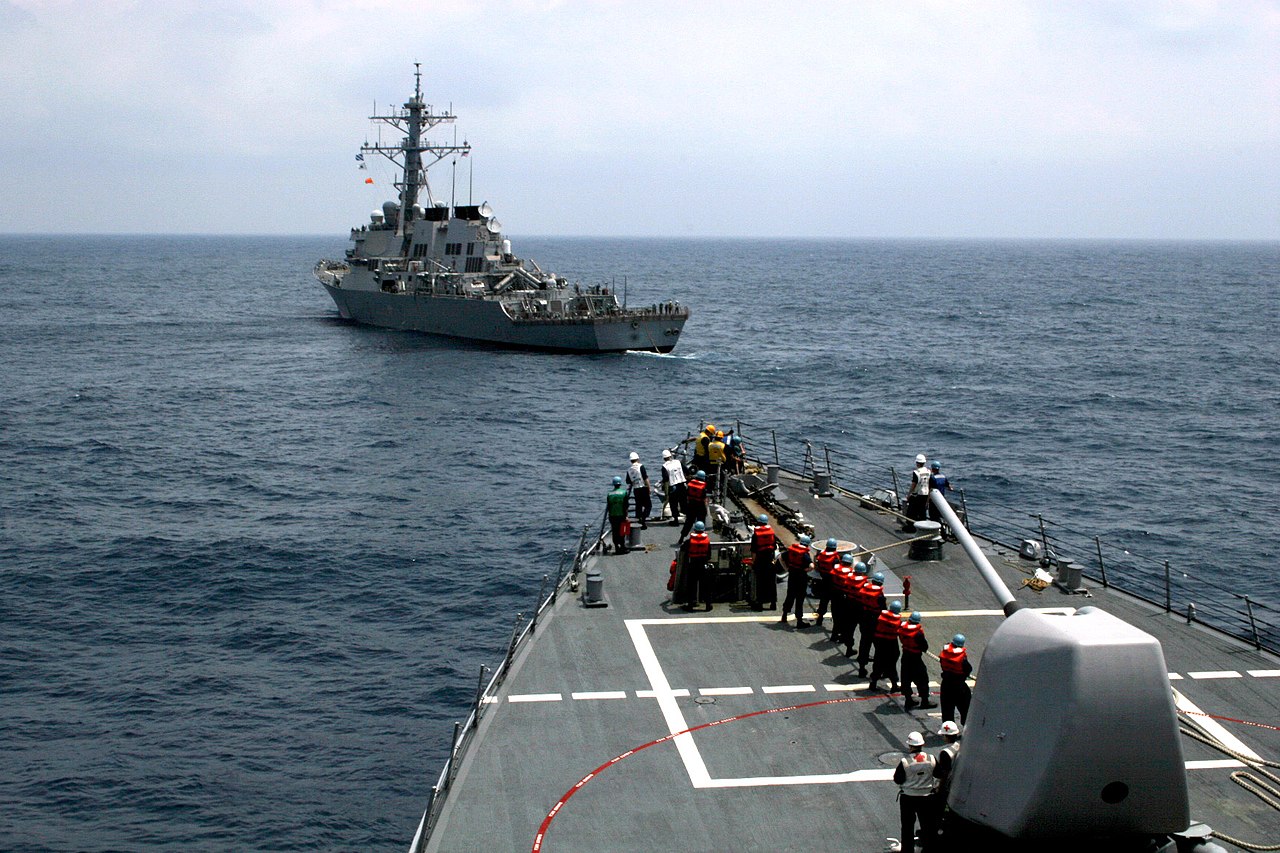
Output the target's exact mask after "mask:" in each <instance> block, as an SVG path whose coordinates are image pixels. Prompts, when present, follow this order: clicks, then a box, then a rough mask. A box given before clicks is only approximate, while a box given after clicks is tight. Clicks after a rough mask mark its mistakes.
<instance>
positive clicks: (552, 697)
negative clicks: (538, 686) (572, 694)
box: [507, 693, 564, 702]
mask: <svg viewBox="0 0 1280 853" xmlns="http://www.w3.org/2000/svg"><path fill="white" fill-rule="evenodd" d="M563 699H564V695H563V694H561V693H521V694H518V695H514V696H508V697H507V701H508V702H560V701H562V700H563Z"/></svg>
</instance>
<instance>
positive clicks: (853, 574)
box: [841, 554, 868, 658]
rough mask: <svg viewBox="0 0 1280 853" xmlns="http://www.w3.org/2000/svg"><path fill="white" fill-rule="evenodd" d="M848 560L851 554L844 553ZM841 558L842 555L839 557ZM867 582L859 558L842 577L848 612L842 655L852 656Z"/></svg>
mask: <svg viewBox="0 0 1280 853" xmlns="http://www.w3.org/2000/svg"><path fill="white" fill-rule="evenodd" d="M844 556H845V557H848V558H849V559H850V560H852V559H853V555H852V554H845V555H844ZM841 559H842V560H843V559H844V557H841ZM867 582H868V578H867V564H866V563H864V562H862V561H861V560H859V561H857V562H856V563H854V564H853V565H852V566H851V567H850V569H849V574H848V575H846V576H845V578H844V589H845V606H846V607H847V608H848V612H847V613H846V614H845V630H844V635H843V639H844V644H845V648H844V656H845V657H847V658H851V657H853V643H854V634H855V633H856V632H857V630H858V626H859V625H861V624H862V599H861V595H862V587H863V585H864V584H866V583H867Z"/></svg>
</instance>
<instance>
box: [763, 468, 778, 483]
mask: <svg viewBox="0 0 1280 853" xmlns="http://www.w3.org/2000/svg"><path fill="white" fill-rule="evenodd" d="M781 470H782V466H781V465H766V466H764V475H765V480H764V481H765V483H766V484H771V485H775V486H776V485H777V484H778V472H779V471H781Z"/></svg>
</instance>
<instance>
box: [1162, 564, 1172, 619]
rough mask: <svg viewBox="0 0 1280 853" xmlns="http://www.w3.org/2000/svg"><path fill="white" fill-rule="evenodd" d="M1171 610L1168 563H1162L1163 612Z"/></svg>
mask: <svg viewBox="0 0 1280 853" xmlns="http://www.w3.org/2000/svg"><path fill="white" fill-rule="evenodd" d="M1172 610H1173V589H1172V585H1171V581H1170V579H1169V561H1168V560H1165V561H1164V612H1165V613H1169V612H1170V611H1172Z"/></svg>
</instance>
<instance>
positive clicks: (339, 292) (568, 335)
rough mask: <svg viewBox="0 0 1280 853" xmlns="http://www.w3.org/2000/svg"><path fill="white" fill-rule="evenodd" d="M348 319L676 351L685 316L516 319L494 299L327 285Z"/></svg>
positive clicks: (540, 343) (604, 347)
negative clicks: (674, 349)
mask: <svg viewBox="0 0 1280 853" xmlns="http://www.w3.org/2000/svg"><path fill="white" fill-rule="evenodd" d="M325 289H326V290H328V291H329V295H330V296H331V297H333V301H334V303H335V304H336V305H337V306H338V313H340V314H341V315H342V316H343V317H344V318H345V319H348V320H354V321H356V322H358V323H364V324H367V325H370V326H380V327H382V328H387V329H405V330H411V331H416V332H426V333H428V334H433V335H443V336H447V337H450V338H458V339H463V340H469V341H478V342H482V343H486V344H491V345H494V346H500V347H514V348H518V349H532V350H545V351H550V352H574V353H593V352H600V353H606V352H625V351H628V350H637V351H644V352H659V353H666V352H671V350H672V349H673V348H675V345H676V342H677V341H678V340H679V336H680V332H681V329H682V328H683V326H684V321H685V319H686V317H685V316H684V315H679V314H672V315H657V316H653V315H651V316H646V317H639V318H637V317H627V316H623V317H617V318H613V317H566V318H557V319H552V318H547V319H523V320H516V319H513V318H512V317H510V316H509V315H508V314H507V313H506V311H504V310H503V307H502V304H501V303H500V302H499V301H497V300H492V299H475V298H463V297H447V296H434V295H431V294H421V293H418V294H415V293H383V292H381V291H370V290H356V289H348V288H343V287H339V286H334V285H332V284H328V283H325Z"/></svg>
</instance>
